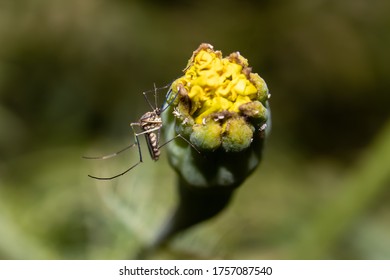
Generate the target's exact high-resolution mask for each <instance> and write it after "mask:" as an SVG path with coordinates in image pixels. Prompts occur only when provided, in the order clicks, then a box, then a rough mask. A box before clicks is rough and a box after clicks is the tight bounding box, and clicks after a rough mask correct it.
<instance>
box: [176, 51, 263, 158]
mask: <svg viewBox="0 0 390 280" xmlns="http://www.w3.org/2000/svg"><path fill="white" fill-rule="evenodd" d="M171 90H172V93H173V94H171V98H176V96H178V98H177V99H176V100H175V101H174V102H173V103H174V106H176V107H175V116H176V117H177V118H178V119H179V120H180V121H181V124H179V125H180V126H182V127H181V128H179V133H182V134H184V136H188V137H189V138H190V140H191V142H192V143H193V144H194V145H195V146H196V147H197V148H199V149H201V150H215V149H218V148H219V147H222V148H223V149H225V150H226V151H228V152H230V151H233V152H238V151H241V150H243V149H246V148H248V147H249V146H250V144H251V142H252V140H253V137H254V134H255V133H258V132H259V130H261V128H262V127H263V125H264V124H265V123H266V121H267V118H268V114H269V113H268V110H267V109H266V102H267V100H268V98H269V93H268V88H267V85H266V83H265V82H264V80H263V79H262V78H261V77H260V76H259V75H258V74H256V73H252V71H251V68H250V67H249V65H248V60H247V59H245V58H244V57H243V56H241V55H240V53H239V52H234V53H232V54H230V55H229V56H227V57H225V58H223V57H222V53H221V52H220V51H214V49H213V47H212V46H211V45H210V44H201V45H200V46H199V48H198V49H197V50H196V51H194V53H193V55H192V57H191V58H190V60H189V61H188V64H187V67H186V68H185V69H184V75H183V76H182V77H180V78H178V79H177V80H175V81H174V82H173V83H172V86H171ZM188 128H190V129H188ZM256 131H257V132H256Z"/></svg>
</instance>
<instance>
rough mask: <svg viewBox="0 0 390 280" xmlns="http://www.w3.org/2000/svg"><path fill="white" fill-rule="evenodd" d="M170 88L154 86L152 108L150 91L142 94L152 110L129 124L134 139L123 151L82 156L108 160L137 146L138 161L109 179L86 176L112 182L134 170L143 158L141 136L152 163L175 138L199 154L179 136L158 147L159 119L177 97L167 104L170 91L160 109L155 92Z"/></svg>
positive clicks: (160, 127)
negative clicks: (161, 150) (181, 140)
mask: <svg viewBox="0 0 390 280" xmlns="http://www.w3.org/2000/svg"><path fill="white" fill-rule="evenodd" d="M170 86H171V85H170V84H169V85H166V86H164V87H161V88H157V87H156V85H154V102H155V104H154V106H153V105H152V103H151V102H150V100H149V99H148V96H147V93H149V92H150V91H146V92H143V93H142V94H143V96H144V98H145V100H146V102H147V103H148V105H149V106H150V108H151V109H152V110H151V111H149V112H146V113H145V114H143V115H142V117H141V118H140V119H139V120H138V122H133V123H130V126H131V128H132V130H133V133H134V138H135V142H134V143H133V144H131V145H129V146H127V147H125V148H124V149H122V150H120V151H118V152H115V153H113V154H109V155H105V156H99V157H88V156H83V158H84V159H99V160H100V159H109V158H112V157H115V156H117V155H118V154H120V153H122V152H124V151H126V150H128V149H130V148H132V147H134V146H137V147H138V154H139V161H138V162H137V163H136V164H134V165H132V166H131V167H129V168H128V169H126V170H125V171H123V172H121V173H119V174H116V175H114V176H111V177H97V176H93V175H88V176H89V177H91V178H93V179H97V180H112V179H115V178H117V177H120V176H122V175H124V174H126V173H127V172H129V171H130V170H132V169H133V168H135V167H136V166H137V165H139V164H140V163H142V162H143V158H142V151H141V145H140V141H139V137H140V136H141V135H145V140H146V144H147V146H148V150H149V155H150V157H151V158H152V160H154V161H157V160H158V159H159V158H160V148H161V147H163V146H165V145H166V144H168V143H170V142H171V141H173V140H175V139H176V138H181V139H183V140H184V141H186V142H187V143H188V144H189V145H191V146H192V147H193V148H194V149H195V150H196V151H197V152H198V153H199V151H198V150H197V149H196V148H195V146H194V145H193V144H192V143H191V142H189V141H188V140H187V139H186V138H184V137H183V136H182V135H180V134H177V135H176V136H175V137H173V138H172V139H170V140H168V141H167V142H165V143H163V144H162V145H159V140H160V131H161V129H162V127H163V121H162V118H161V114H162V113H163V112H164V111H165V110H166V109H168V108H169V106H170V105H172V103H173V102H174V100H175V99H176V97H177V94H176V96H174V97H173V99H172V100H171V101H169V102H168V98H169V96H170V95H171V93H172V90H171V89H170V90H169V91H168V93H167V95H166V97H165V102H164V103H167V104H166V106H165V107H164V105H163V106H162V107H161V108H160V107H158V97H157V91H158V90H160V89H164V88H168V87H170ZM135 127H139V129H140V130H141V132H137V131H136V129H135Z"/></svg>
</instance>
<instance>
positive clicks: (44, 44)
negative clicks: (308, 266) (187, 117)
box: [0, 0, 390, 259]
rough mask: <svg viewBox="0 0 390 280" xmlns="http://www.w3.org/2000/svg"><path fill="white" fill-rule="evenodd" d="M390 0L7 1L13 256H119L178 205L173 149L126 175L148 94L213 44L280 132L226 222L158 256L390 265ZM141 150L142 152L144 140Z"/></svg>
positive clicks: (7, 232) (2, 5) (1, 22)
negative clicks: (258, 88)
mask: <svg viewBox="0 0 390 280" xmlns="http://www.w3.org/2000/svg"><path fill="white" fill-rule="evenodd" d="M389 31H390V2H388V1H383V0H372V1H364V0H344V1H336V0H333V1H331V0H329V1H326V0H314V1H313V0H297V1H286V0H277V1H269V0H262V1H254V0H252V1H250V0H244V1H233V0H224V1H222V0H217V1H204V0H199V1H176V0H169V1H153V0H148V1H125V0H111V1H108V0H82V1H79V0H66V1H65V0H24V1H14V0H1V1H0V258H1V259H124V258H131V257H132V256H134V255H135V253H136V252H137V250H138V249H139V248H140V247H141V246H142V244H144V243H145V242H148V241H150V240H151V238H152V237H153V236H154V235H155V234H156V233H157V231H158V229H159V228H160V227H161V225H162V224H163V223H164V220H165V218H166V217H167V215H168V213H169V211H170V209H172V207H173V206H174V205H175V202H176V194H175V174H174V172H173V171H172V170H171V169H170V167H169V165H168V163H167V160H166V156H165V155H164V152H163V156H162V158H161V159H160V161H158V162H157V163H154V162H152V161H151V160H150V159H149V158H148V154H147V149H144V157H145V163H143V164H142V165H140V166H138V167H137V168H136V169H135V170H132V171H131V173H130V174H127V175H126V176H122V177H121V178H118V179H116V180H112V181H106V182H101V181H96V180H92V179H90V178H88V177H87V174H91V173H92V174H94V175H100V176H103V175H106V176H108V175H114V174H116V173H119V172H120V171H122V170H124V169H126V168H127V167H129V166H131V165H132V164H133V163H135V162H136V161H137V157H138V154H137V152H136V151H135V150H132V151H130V152H127V153H126V154H124V155H121V156H118V157H116V158H113V159H110V160H106V161H99V162H95V161H85V160H82V159H81V156H82V155H86V154H87V155H100V154H106V153H110V152H114V151H117V150H119V149H120V148H122V147H125V146H126V145H128V144H129V143H131V142H132V141H133V136H132V133H131V130H130V127H129V123H130V122H134V121H137V120H138V118H139V117H140V116H141V115H142V114H143V113H144V112H146V111H147V110H149V107H148V105H147V104H146V102H145V101H144V100H143V98H142V94H141V93H142V91H145V90H149V89H152V88H153V83H156V84H157V86H163V85H166V84H168V83H169V82H171V81H173V80H174V79H175V78H176V77H178V76H180V75H181V73H182V72H181V70H182V69H183V68H184V67H185V65H186V63H187V60H188V59H189V58H190V56H191V54H192V51H194V50H195V49H196V48H197V47H198V45H199V44H200V43H202V42H207V43H210V44H212V45H214V47H215V49H217V50H221V51H222V52H223V54H224V55H228V54H229V53H230V52H233V51H240V53H241V54H242V55H243V56H244V57H246V58H248V60H249V63H250V65H251V66H252V67H253V70H254V72H257V73H259V74H260V75H261V76H262V77H263V78H264V79H265V81H266V82H267V84H268V87H269V89H270V92H271V94H272V98H271V108H272V114H273V115H272V118H273V127H272V134H271V137H270V138H269V139H268V142H267V145H266V149H265V154H264V160H263V162H262V165H261V166H260V168H258V169H257V170H256V172H255V173H254V174H253V175H252V176H251V177H250V178H249V179H248V180H247V181H246V182H245V184H244V185H242V186H241V188H240V189H239V190H238V191H237V193H236V195H235V197H234V200H233V202H232V203H231V205H230V207H229V208H228V209H226V210H225V211H224V212H223V213H222V214H220V215H219V216H217V217H216V218H214V219H212V220H210V221H207V222H205V223H203V224H202V225H200V226H198V227H196V228H194V229H192V230H190V231H188V232H186V233H185V234H182V235H180V236H178V238H176V239H175V240H174V242H172V244H171V246H170V247H169V249H167V250H165V251H162V252H159V253H157V254H155V255H153V256H151V257H152V258H174V259H175V258H180V259H181V258H195V259H198V258H200V259H202V258H207V259H208V258H217V259H219V258H227V259H267V258H271V259H297V258H298V259H390V203H389V201H390V187H389V185H390V180H389V179H390V175H389V174H390V122H389V121H390V118H389V117H390V114H389V113H390V112H389V104H390V95H389V91H390V74H389V73H390V51H389V50H390V32H389ZM143 148H145V146H143Z"/></svg>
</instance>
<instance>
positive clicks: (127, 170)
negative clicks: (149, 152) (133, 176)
mask: <svg viewBox="0 0 390 280" xmlns="http://www.w3.org/2000/svg"><path fill="white" fill-rule="evenodd" d="M140 163H141V161H139V162H137V163H136V164H134V165H133V166H132V167H130V168H128V169H126V170H125V171H123V172H122V173H119V174H117V175H115V176H112V177H96V176H92V175H88V177H90V178H93V179H97V180H112V179H115V178H118V177H120V176H122V175H124V174H126V173H127V172H129V171H130V170H131V169H133V168H134V167H136V166H137V165H138V164H140Z"/></svg>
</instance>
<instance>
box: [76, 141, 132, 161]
mask: <svg viewBox="0 0 390 280" xmlns="http://www.w3.org/2000/svg"><path fill="white" fill-rule="evenodd" d="M135 144H136V143H133V144H131V145H129V146H127V147H125V148H124V149H122V150H120V151H117V152H115V153H112V154H109V155H105V156H99V157H88V156H82V158H84V159H108V158H112V157H115V156H117V155H119V154H120V153H122V152H124V151H126V150H128V149H130V148H132V147H134V145H135Z"/></svg>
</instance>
